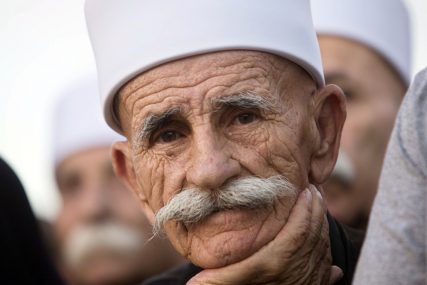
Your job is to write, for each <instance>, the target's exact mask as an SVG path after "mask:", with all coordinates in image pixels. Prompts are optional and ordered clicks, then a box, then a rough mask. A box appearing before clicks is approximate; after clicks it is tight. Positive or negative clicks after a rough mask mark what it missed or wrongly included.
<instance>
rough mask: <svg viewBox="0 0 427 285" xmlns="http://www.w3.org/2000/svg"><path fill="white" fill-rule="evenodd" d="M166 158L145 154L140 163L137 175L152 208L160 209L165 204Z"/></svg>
mask: <svg viewBox="0 0 427 285" xmlns="http://www.w3.org/2000/svg"><path fill="white" fill-rule="evenodd" d="M166 166H167V160H166V159H165V158H161V157H156V156H153V155H149V154H147V155H145V156H144V158H143V159H142V160H141V161H140V162H139V163H138V168H137V169H136V172H137V173H136V175H137V177H138V178H139V184H140V186H141V188H142V191H143V194H144V196H145V198H146V199H147V201H148V203H149V204H150V207H151V208H152V209H155V210H158V209H160V208H161V207H162V206H163V199H162V195H163V192H164V189H165V167H166Z"/></svg>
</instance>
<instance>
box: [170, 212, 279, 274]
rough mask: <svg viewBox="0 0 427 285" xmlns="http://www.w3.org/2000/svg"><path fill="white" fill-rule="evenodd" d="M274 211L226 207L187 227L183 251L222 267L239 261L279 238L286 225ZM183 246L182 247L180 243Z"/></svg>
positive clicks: (193, 258) (201, 262)
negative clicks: (276, 216)
mask: <svg viewBox="0 0 427 285" xmlns="http://www.w3.org/2000/svg"><path fill="white" fill-rule="evenodd" d="M271 214H272V213H271V210H270V211H266V210H265V209H263V210H253V209H246V210H226V211H221V212H217V213H215V214H212V215H211V216H209V217H208V218H206V219H205V220H203V222H201V223H198V224H195V225H190V226H187V227H181V229H183V228H185V230H186V231H187V233H186V237H185V238H186V240H185V241H184V242H182V241H181V242H179V244H182V245H186V246H183V247H181V250H179V251H180V252H181V253H182V254H183V255H185V256H186V258H187V259H189V260H190V261H191V262H192V263H193V264H195V265H197V266H200V267H202V268H205V269H208V268H219V267H224V266H227V265H230V264H233V263H237V262H239V261H242V260H243V259H246V258H247V257H249V256H251V255H252V254H254V253H255V252H257V251H258V250H259V249H260V248H261V247H263V246H264V245H266V244H267V243H269V242H270V241H271V240H273V239H274V238H275V236H276V235H277V233H278V232H279V231H280V229H281V228H282V227H283V223H284V221H283V220H282V221H281V222H280V221H278V220H277V219H275V218H273V217H272V215H271ZM182 237H183V235H182ZM178 247H179V246H178Z"/></svg>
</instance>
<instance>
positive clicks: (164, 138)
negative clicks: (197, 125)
mask: <svg viewBox="0 0 427 285" xmlns="http://www.w3.org/2000/svg"><path fill="white" fill-rule="evenodd" d="M181 137H183V135H182V134H180V133H179V132H176V131H166V132H163V133H161V134H160V135H159V136H158V138H157V141H158V142H160V143H170V142H173V141H175V140H177V139H179V138H181Z"/></svg>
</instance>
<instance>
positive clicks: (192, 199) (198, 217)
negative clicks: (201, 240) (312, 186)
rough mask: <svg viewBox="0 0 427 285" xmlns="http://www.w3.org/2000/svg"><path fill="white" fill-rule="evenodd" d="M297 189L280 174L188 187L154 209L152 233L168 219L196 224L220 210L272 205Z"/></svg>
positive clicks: (292, 194) (291, 195)
mask: <svg viewBox="0 0 427 285" xmlns="http://www.w3.org/2000/svg"><path fill="white" fill-rule="evenodd" d="M296 192H297V191H296V187H295V186H294V185H293V184H292V183H290V182H289V181H288V180H287V179H286V178H285V177H283V176H280V175H279V176H272V177H269V178H259V177H255V176H250V177H244V178H240V179H236V180H233V181H231V182H230V183H228V184H226V185H225V186H223V187H221V188H219V189H214V190H203V189H200V188H187V189H184V190H182V191H181V192H180V193H178V194H177V195H176V196H174V197H173V198H172V199H171V200H170V201H169V203H167V204H166V205H165V206H164V207H163V208H161V209H160V210H159V211H158V212H157V214H156V222H155V225H154V228H153V231H154V235H157V234H159V233H160V232H161V231H162V230H163V227H164V224H165V223H166V222H168V221H170V220H174V221H177V222H182V223H184V224H185V225H191V224H196V223H199V222H202V221H203V219H205V218H207V217H208V216H209V215H211V214H212V213H214V212H218V211H222V210H230V209H239V208H240V209H260V208H266V207H272V206H273V205H274V203H275V202H276V200H277V199H279V198H282V197H295V195H296Z"/></svg>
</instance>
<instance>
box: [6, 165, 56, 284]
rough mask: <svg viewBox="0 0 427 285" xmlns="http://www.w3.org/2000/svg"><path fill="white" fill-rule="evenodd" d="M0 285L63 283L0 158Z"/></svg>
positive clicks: (20, 191) (13, 178)
mask: <svg viewBox="0 0 427 285" xmlns="http://www.w3.org/2000/svg"><path fill="white" fill-rule="evenodd" d="M0 250H1V253H0V284H4V285H9V284H10V285H20V284H25V285H32V284H37V285H38V284H40V285H41V284H43V285H44V284H49V285H50V284H52V285H53V284H55V285H56V284H64V283H63V282H62V280H61V279H60V277H59V275H58V273H57V272H56V270H55V268H54V266H53V265H52V263H51V261H50V259H49V257H48V254H47V251H46V250H45V247H44V244H43V242H42V238H41V235H40V232H39V228H38V225H37V221H36V218H35V216H34V214H33V212H32V210H31V208H30V204H29V202H28V200H27V197H26V195H25V192H24V189H23V187H22V185H21V183H20V181H19V179H18V177H17V176H16V175H15V173H14V172H13V171H12V169H11V168H10V167H9V166H8V165H7V164H6V163H5V162H4V161H3V160H2V159H1V158H0Z"/></svg>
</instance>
